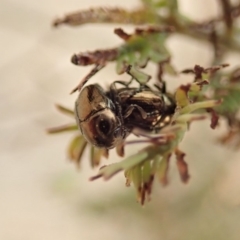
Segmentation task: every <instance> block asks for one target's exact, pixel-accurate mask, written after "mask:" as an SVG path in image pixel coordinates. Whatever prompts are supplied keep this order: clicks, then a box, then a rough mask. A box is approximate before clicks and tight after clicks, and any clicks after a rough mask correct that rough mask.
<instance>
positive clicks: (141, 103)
mask: <svg viewBox="0 0 240 240" xmlns="http://www.w3.org/2000/svg"><path fill="white" fill-rule="evenodd" d="M128 73H129V72H128ZM136 80H137V79H136ZM131 83H132V81H130V82H129V83H125V82H123V81H115V82H113V83H112V84H111V85H110V88H109V90H107V91H104V90H103V88H102V87H101V86H100V85H98V84H92V85H88V86H86V87H85V88H83V89H82V90H81V92H80V94H79V96H78V98H77V101H76V103H75V116H76V121H77V124H78V126H79V128H80V131H81V133H82V134H83V136H84V137H85V139H86V140H87V141H88V142H89V143H90V144H92V145H94V146H96V147H98V148H107V149H111V148H114V147H116V146H117V145H118V144H121V143H122V142H124V140H125V139H126V137H127V136H128V135H129V134H130V133H131V132H132V131H133V130H134V129H140V130H143V131H145V132H149V133H150V132H155V133H157V132H158V131H159V130H160V129H161V128H163V127H164V126H166V125H167V124H169V123H170V121H171V116H172V115H173V113H174V111H175V108H176V104H175V101H174V99H173V97H172V96H171V95H170V94H167V93H166V91H165V87H164V86H163V87H159V86H157V85H155V88H156V90H155V89H152V88H150V87H149V86H148V85H146V84H140V83H139V87H131ZM84 84H85V83H84ZM117 85H121V87H117Z"/></svg>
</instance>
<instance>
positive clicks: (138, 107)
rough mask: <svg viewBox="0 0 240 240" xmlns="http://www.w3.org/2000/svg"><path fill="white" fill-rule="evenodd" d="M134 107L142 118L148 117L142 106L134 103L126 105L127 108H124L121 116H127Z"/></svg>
mask: <svg viewBox="0 0 240 240" xmlns="http://www.w3.org/2000/svg"><path fill="white" fill-rule="evenodd" d="M134 109H137V110H138V111H139V112H140V114H141V116H142V118H143V119H146V118H147V117H148V114H147V113H146V112H145V111H144V110H143V108H141V107H140V106H138V105H136V104H132V105H130V106H128V108H127V109H126V111H125V114H124V116H123V118H127V117H129V116H130V115H131V114H132V112H133V110H134Z"/></svg>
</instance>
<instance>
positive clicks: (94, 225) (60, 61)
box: [0, 0, 240, 240]
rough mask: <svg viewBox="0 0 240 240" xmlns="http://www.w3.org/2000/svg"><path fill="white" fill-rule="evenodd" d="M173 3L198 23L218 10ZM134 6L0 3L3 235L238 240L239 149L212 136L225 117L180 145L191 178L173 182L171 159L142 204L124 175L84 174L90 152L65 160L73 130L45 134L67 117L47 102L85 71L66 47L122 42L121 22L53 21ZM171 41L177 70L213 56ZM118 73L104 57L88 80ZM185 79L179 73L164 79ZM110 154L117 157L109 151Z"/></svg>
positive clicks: (212, 1) (26, 0)
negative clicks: (163, 178)
mask: <svg viewBox="0 0 240 240" xmlns="http://www.w3.org/2000/svg"><path fill="white" fill-rule="evenodd" d="M180 3H181V5H180V7H181V9H182V11H183V12H185V13H186V14H188V15H189V16H190V17H191V18H193V19H196V20H199V21H201V20H205V19H208V18H210V17H211V16H216V15H217V14H218V12H219V8H218V6H217V1H216V0H208V1H206V0H204V1H203V0H194V1H192V0H181V1H180ZM137 4H138V1H137V0H132V1H129V0H122V1H113V0H78V1H77V0H68V1H64V0H58V1H57V0H48V1H47V0H43V1H36V0H34V1H33V0H1V1H0V53H1V58H0V81H1V88H0V114H1V117H0V123H1V124H0V239H1V240H42V239H44V240H55V239H56V240H70V239H71V240H75V239H76V240H77V239H78V240H80V239H83V240H97V239H98V240H99V239H105V240H109V239H111V240H115V239H116V240H121V239H151V240H155V239H156V240H160V239H164V240H178V239H182V240H188V239H189V240H193V239H218V240H219V239H231V240H232V239H236V240H238V239H240V225H239V222H240V207H239V204H240V176H239V170H240V161H239V160H240V159H239V152H234V151H232V150H231V149H227V148H224V147H222V146H219V145H218V144H217V143H216V137H217V136H219V135H220V134H221V133H223V132H224V124H225V123H224V122H222V124H221V127H220V128H219V130H218V131H212V130H210V129H209V122H208V121H205V122H202V123H197V122H196V123H195V124H193V125H192V126H191V131H190V132H189V133H188V134H187V135H186V136H185V139H184V141H183V143H182V146H181V149H182V150H184V151H185V152H187V156H186V160H187V162H188V164H189V169H190V174H191V181H190V182H189V184H188V185H183V184H182V183H180V180H179V177H178V173H177V170H176V166H175V164H174V161H172V167H171V171H170V176H171V179H170V185H169V186H168V187H167V188H162V187H161V186H160V184H158V183H156V184H155V186H154V194H153V196H152V201H151V202H150V203H147V204H146V206H145V207H141V206H140V205H139V204H138V203H137V202H136V200H135V192H134V189H133V187H131V188H126V187H125V186H124V176H123V174H119V175H118V176H116V177H115V178H113V179H112V180H111V181H109V182H103V181H102V180H99V181H95V182H89V180H88V179H89V177H90V176H92V175H94V174H95V173H96V172H97V169H95V170H92V169H91V168H90V164H89V161H88V155H85V157H84V158H85V159H84V161H83V164H82V168H81V170H80V171H78V170H77V169H76V168H75V166H74V165H73V164H71V163H70V162H69V161H68V160H67V157H66V148H67V144H68V142H69V140H70V139H71V138H72V137H73V136H72V134H60V135H57V136H47V135H46V133H45V129H46V128H47V127H51V126H55V125H59V124H63V123H67V122H71V119H68V118H67V117H64V116H62V115H61V114H59V113H58V112H57V111H56V110H55V108H54V104H55V103H60V104H62V105H64V106H67V107H72V106H73V103H74V100H75V98H76V95H69V92H70V91H71V90H72V88H73V87H75V86H76V84H77V83H78V82H79V80H80V79H81V78H82V77H83V76H84V75H85V74H86V73H87V72H88V71H89V69H90V68H88V67H86V68H81V67H76V66H73V65H72V64H71V63H70V57H71V55H72V54H73V53H77V52H80V51H86V50H94V49H96V48H98V49H100V48H108V47H113V46H116V45H117V44H120V43H121V40H120V39H118V38H117V37H116V36H115V35H114V34H113V29H114V28H115V27H119V25H98V24H96V25H84V26H82V27H78V28H69V27H64V26H63V27H61V28H59V29H53V28H51V22H52V20H53V19H54V18H55V17H57V16H62V15H63V14H64V13H67V12H70V11H75V10H78V9H85V8H89V7H94V6H100V5H101V6H116V5H117V6H123V7H126V8H133V7H135V6H137ZM121 27H124V29H126V30H131V29H132V27H130V26H126V27H125V26H121ZM168 44H169V48H170V50H171V52H172V54H173V59H172V60H173V62H174V64H175V66H176V67H177V68H178V69H184V68H186V67H193V66H194V65H195V64H200V65H203V66H208V64H209V63H210V59H211V56H212V50H211V48H210V46H209V45H208V44H207V43H202V42H199V41H197V40H193V39H190V38H186V37H183V36H174V37H171V38H170V39H169V42H168ZM225 60H226V62H228V63H230V64H231V66H232V67H233V66H235V65H236V64H239V56H238V55H236V54H234V53H231V54H229V56H228V57H227V59H225ZM150 69H151V68H150ZM119 78H120V77H119V76H117V75H116V74H115V72H114V66H113V65H110V66H109V67H108V68H106V69H104V70H102V71H101V72H100V73H99V74H98V75H97V76H95V77H94V78H93V79H92V82H94V81H98V82H101V83H102V84H103V85H105V84H106V83H107V82H111V81H112V80H114V79H119ZM121 78H122V77H121ZM188 81H190V78H187V77H186V76H184V77H181V78H179V79H175V80H172V82H170V83H169V85H170V87H172V88H174V87H176V86H178V85H179V83H180V82H181V83H183V82H188ZM133 151H135V150H134V149H131V150H130V149H128V150H127V153H131V152H133ZM112 158H113V159H114V160H117V159H116V156H115V155H114V154H113V155H112ZM105 163H107V162H105Z"/></svg>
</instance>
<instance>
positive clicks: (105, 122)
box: [97, 117, 112, 135]
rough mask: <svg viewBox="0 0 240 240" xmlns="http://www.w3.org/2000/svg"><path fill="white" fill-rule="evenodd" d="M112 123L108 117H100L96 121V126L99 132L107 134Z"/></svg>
mask: <svg viewBox="0 0 240 240" xmlns="http://www.w3.org/2000/svg"><path fill="white" fill-rule="evenodd" d="M111 125H112V123H111V122H110V120H109V119H106V118H103V117H100V118H99V119H98V122H97V128H98V130H99V132H100V133H103V134H104V135H108V134H109V133H110V130H111V127H112V126H111Z"/></svg>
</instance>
